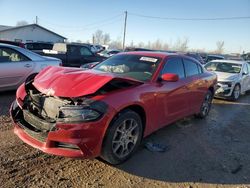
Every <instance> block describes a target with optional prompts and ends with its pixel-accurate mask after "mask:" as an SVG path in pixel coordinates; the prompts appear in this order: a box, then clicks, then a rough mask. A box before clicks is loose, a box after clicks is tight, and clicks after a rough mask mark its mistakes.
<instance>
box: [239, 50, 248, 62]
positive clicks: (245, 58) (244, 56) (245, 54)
mask: <svg viewBox="0 0 250 188" xmlns="http://www.w3.org/2000/svg"><path fill="white" fill-rule="evenodd" d="M241 57H242V58H243V59H244V60H245V61H250V52H248V53H244V54H242V55H241Z"/></svg>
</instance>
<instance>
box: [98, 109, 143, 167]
mask: <svg viewBox="0 0 250 188" xmlns="http://www.w3.org/2000/svg"><path fill="white" fill-rule="evenodd" d="M141 139H142V122H141V118H140V116H139V115H138V114H137V113H136V112H134V111H132V110H126V111H124V112H121V114H120V115H119V116H118V118H117V119H115V120H114V121H113V122H112V123H111V124H110V127H109V128H108V130H107V132H106V136H105V139H104V142H103V147H102V153H101V157H102V158H103V159H104V160H105V161H107V162H109V163H110V164H119V163H122V162H124V161H125V160H127V159H128V158H129V157H130V156H131V155H132V154H133V153H134V151H135V150H136V149H137V147H138V146H139V144H140V142H141Z"/></svg>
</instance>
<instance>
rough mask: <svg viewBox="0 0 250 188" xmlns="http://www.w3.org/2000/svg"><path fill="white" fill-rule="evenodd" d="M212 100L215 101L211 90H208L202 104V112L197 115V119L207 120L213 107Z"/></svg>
mask: <svg viewBox="0 0 250 188" xmlns="http://www.w3.org/2000/svg"><path fill="white" fill-rule="evenodd" d="M212 100H213V93H212V92H211V91H210V90H208V92H207V94H206V95H205V98H204V100H203V102H202V105H201V108H200V112H199V114H197V117H199V118H205V117H206V116H207V115H208V113H209V111H210V108H211V105H212Z"/></svg>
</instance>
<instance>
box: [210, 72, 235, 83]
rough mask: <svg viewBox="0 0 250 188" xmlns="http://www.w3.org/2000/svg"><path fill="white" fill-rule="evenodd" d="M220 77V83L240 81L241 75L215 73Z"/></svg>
mask: <svg viewBox="0 0 250 188" xmlns="http://www.w3.org/2000/svg"><path fill="white" fill-rule="evenodd" d="M215 73H216V74H217V77H218V81H234V80H237V79H239V74H237V73H226V72H217V71H215Z"/></svg>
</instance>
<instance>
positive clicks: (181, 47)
mask: <svg viewBox="0 0 250 188" xmlns="http://www.w3.org/2000/svg"><path fill="white" fill-rule="evenodd" d="M188 41H189V40H188V38H187V37H185V38H184V39H180V38H178V39H177V41H176V42H175V44H174V45H173V47H172V49H173V50H177V51H182V52H185V51H187V50H188Z"/></svg>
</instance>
